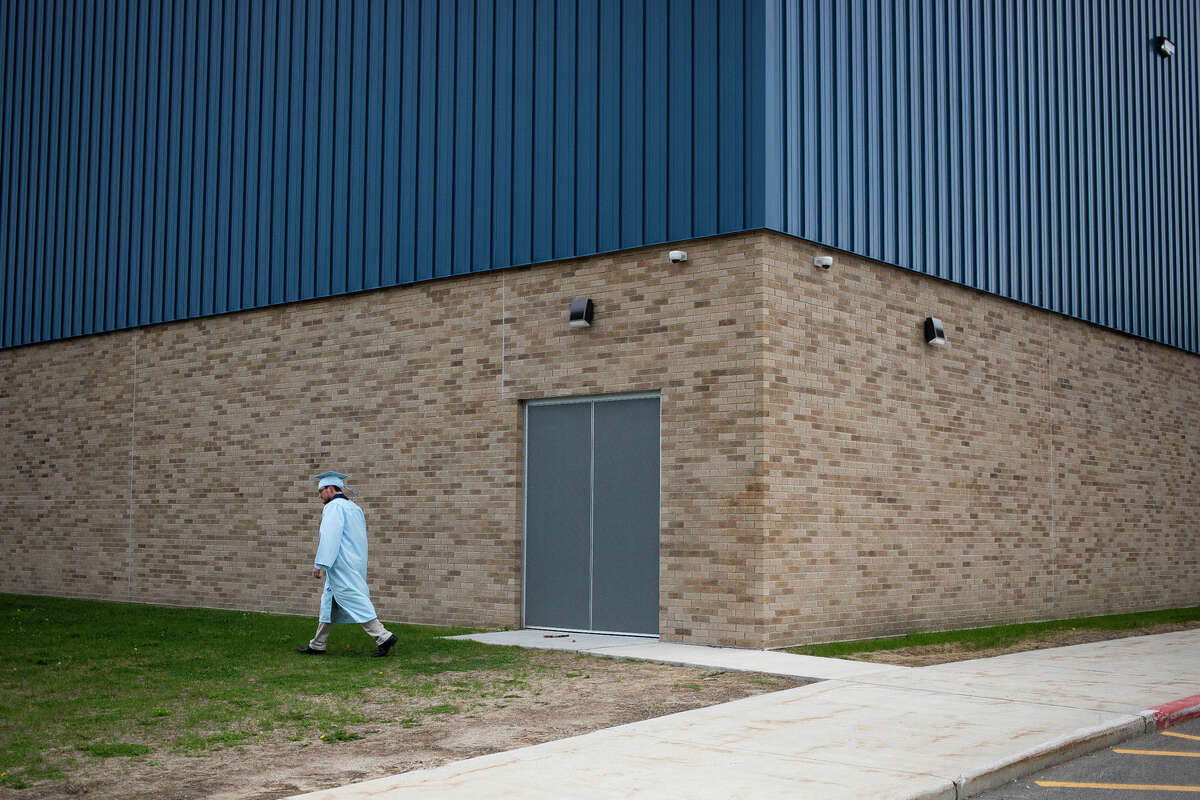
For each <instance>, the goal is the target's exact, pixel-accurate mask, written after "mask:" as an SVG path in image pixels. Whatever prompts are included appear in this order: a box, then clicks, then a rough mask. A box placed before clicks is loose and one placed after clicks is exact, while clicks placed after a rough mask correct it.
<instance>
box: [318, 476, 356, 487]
mask: <svg viewBox="0 0 1200 800" xmlns="http://www.w3.org/2000/svg"><path fill="white" fill-rule="evenodd" d="M313 477H314V478H316V479H317V488H318V489H324V488H325V487H326V486H336V487H338V488H339V489H345V488H346V484H345V483H343V481H345V480H346V478H349V477H350V476H349V475H346V474H345V473H342V472H322V473H321V474H320V475H314V476H313Z"/></svg>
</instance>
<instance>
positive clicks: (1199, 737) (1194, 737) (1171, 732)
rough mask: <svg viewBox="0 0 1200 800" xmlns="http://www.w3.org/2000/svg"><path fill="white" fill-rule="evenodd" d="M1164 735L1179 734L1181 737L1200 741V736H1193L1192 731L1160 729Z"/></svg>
mask: <svg viewBox="0 0 1200 800" xmlns="http://www.w3.org/2000/svg"><path fill="white" fill-rule="evenodd" d="M1159 733H1161V734H1162V735H1163V736H1178V737H1179V738H1180V739H1192V740H1194V741H1197V742H1200V736H1193V735H1192V734H1190V733H1176V732H1175V731H1159Z"/></svg>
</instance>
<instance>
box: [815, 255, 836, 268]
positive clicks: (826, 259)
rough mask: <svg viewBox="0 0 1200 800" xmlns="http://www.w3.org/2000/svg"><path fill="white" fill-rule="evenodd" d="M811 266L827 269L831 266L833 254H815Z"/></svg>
mask: <svg viewBox="0 0 1200 800" xmlns="http://www.w3.org/2000/svg"><path fill="white" fill-rule="evenodd" d="M813 266H814V267H819V268H820V269H829V268H830V267H832V266H833V256H817V257H815V258H814V259H813Z"/></svg>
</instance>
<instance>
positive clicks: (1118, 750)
mask: <svg viewBox="0 0 1200 800" xmlns="http://www.w3.org/2000/svg"><path fill="white" fill-rule="evenodd" d="M1113 752H1114V753H1124V754H1125V755H1130V756H1182V757H1183V758H1200V752H1197V753H1187V752H1183V751H1180V750H1122V749H1121V748H1120V747H1114V748H1113Z"/></svg>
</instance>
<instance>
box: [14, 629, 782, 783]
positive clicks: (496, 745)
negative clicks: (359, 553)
mask: <svg viewBox="0 0 1200 800" xmlns="http://www.w3.org/2000/svg"><path fill="white" fill-rule="evenodd" d="M535 663H537V664H538V665H540V666H541V667H543V668H544V669H538V670H536V671H535V672H531V673H530V674H529V675H528V676H527V677H525V678H524V679H523V680H522V681H520V682H519V684H518V685H514V686H513V687H512V688H511V691H504V692H496V691H491V690H490V689H492V688H494V686H495V685H496V681H503V680H504V679H505V677H506V676H499V675H485V674H480V673H459V674H457V675H455V674H447V675H441V676H438V686H437V688H436V690H433V691H431V692H429V693H426V694H423V695H421V696H419V697H415V698H409V699H407V700H404V701H398V700H396V699H394V697H393V698H390V699H389V698H384V697H382V696H380V697H375V698H372V699H369V700H368V701H367V703H366V705H365V706H364V709H363V713H364V715H365V716H366V717H367V718H368V719H369V720H370V721H369V722H367V723H364V724H363V725H360V726H355V727H354V728H353V729H348V732H349V733H351V734H357V735H360V736H361V737H362V738H360V739H355V740H351V741H335V742H332V743H329V742H326V741H320V740H319V739H317V738H316V736H315V735H313V736H310V737H308V738H307V739H305V740H302V741H289V740H288V733H287V732H286V731H285V730H283V729H281V730H280V731H278V732H276V733H273V734H270V735H264V736H262V737H261V738H259V739H257V740H254V741H251V742H248V743H245V744H243V745H239V746H236V747H229V748H226V749H222V750H215V751H209V752H205V753H202V754H200V755H181V754H175V753H171V752H168V751H167V748H166V747H163V748H159V749H158V750H155V751H152V752H151V753H149V754H147V755H146V756H140V757H137V758H108V759H100V758H93V757H90V756H83V757H81V758H79V759H78V764H79V767H78V769H77V774H73V775H71V776H70V777H69V778H68V780H67V781H65V782H61V783H56V784H52V785H45V784H44V785H40V786H32V787H29V788H26V789H22V790H13V789H4V788H0V798H4V799H5V800H49V799H50V798H86V799H87V800H118V799H119V800H125V799H126V798H155V800H193V799H194V798H214V800H273V799H274V798H278V797H284V796H287V795H292V794H297V793H300V792H309V791H315V790H317V789H325V788H329V787H333V786H342V785H344V784H347V783H354V782H357V781H364V780H369V779H371V778H378V777H383V776H385V775H395V774H397V773H401V772H407V771H408V770H413V769H423V768H426V767H434V766H438V765H440V764H445V763H448V762H451V761H457V760H460V759H464V758H471V757H473V756H479V755H485V754H487V753H494V752H499V751H502V750H511V749H513V748H516V747H524V746H526V745H532V744H539V743H541V742H547V741H552V740H555V739H562V738H565V737H568V736H576V735H579V734H583V733H587V732H589V731H594V730H598V729H600V728H608V727H612V726H614V725H622V724H624V723H628V722H635V721H638V720H643V719H649V718H651V717H658V716H662V715H664V714H672V713H675V712H677V711H686V710H688V709H693V708H700V707H703V706H709V705H713V704H716V703H724V702H727V701H730V700H737V699H740V698H743V697H749V696H751V695H756V694H762V693H764V692H773V691H780V690H783V689H788V688H791V687H793V686H799V685H803V683H805V682H804V681H797V680H791V679H788V678H780V677H777V676H773V675H760V674H754V673H738V672H712V671H708V670H703V669H693V668H687V667H671V666H666V665H662V664H650V663H644V662H634V661H618V660H614V659H605V658H593V657H585V656H579V655H576V654H574V653H561V652H544V653H539V654H537V655H536V656H535ZM479 687H484V690H483V691H480V689H479ZM452 709H453V710H452Z"/></svg>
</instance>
